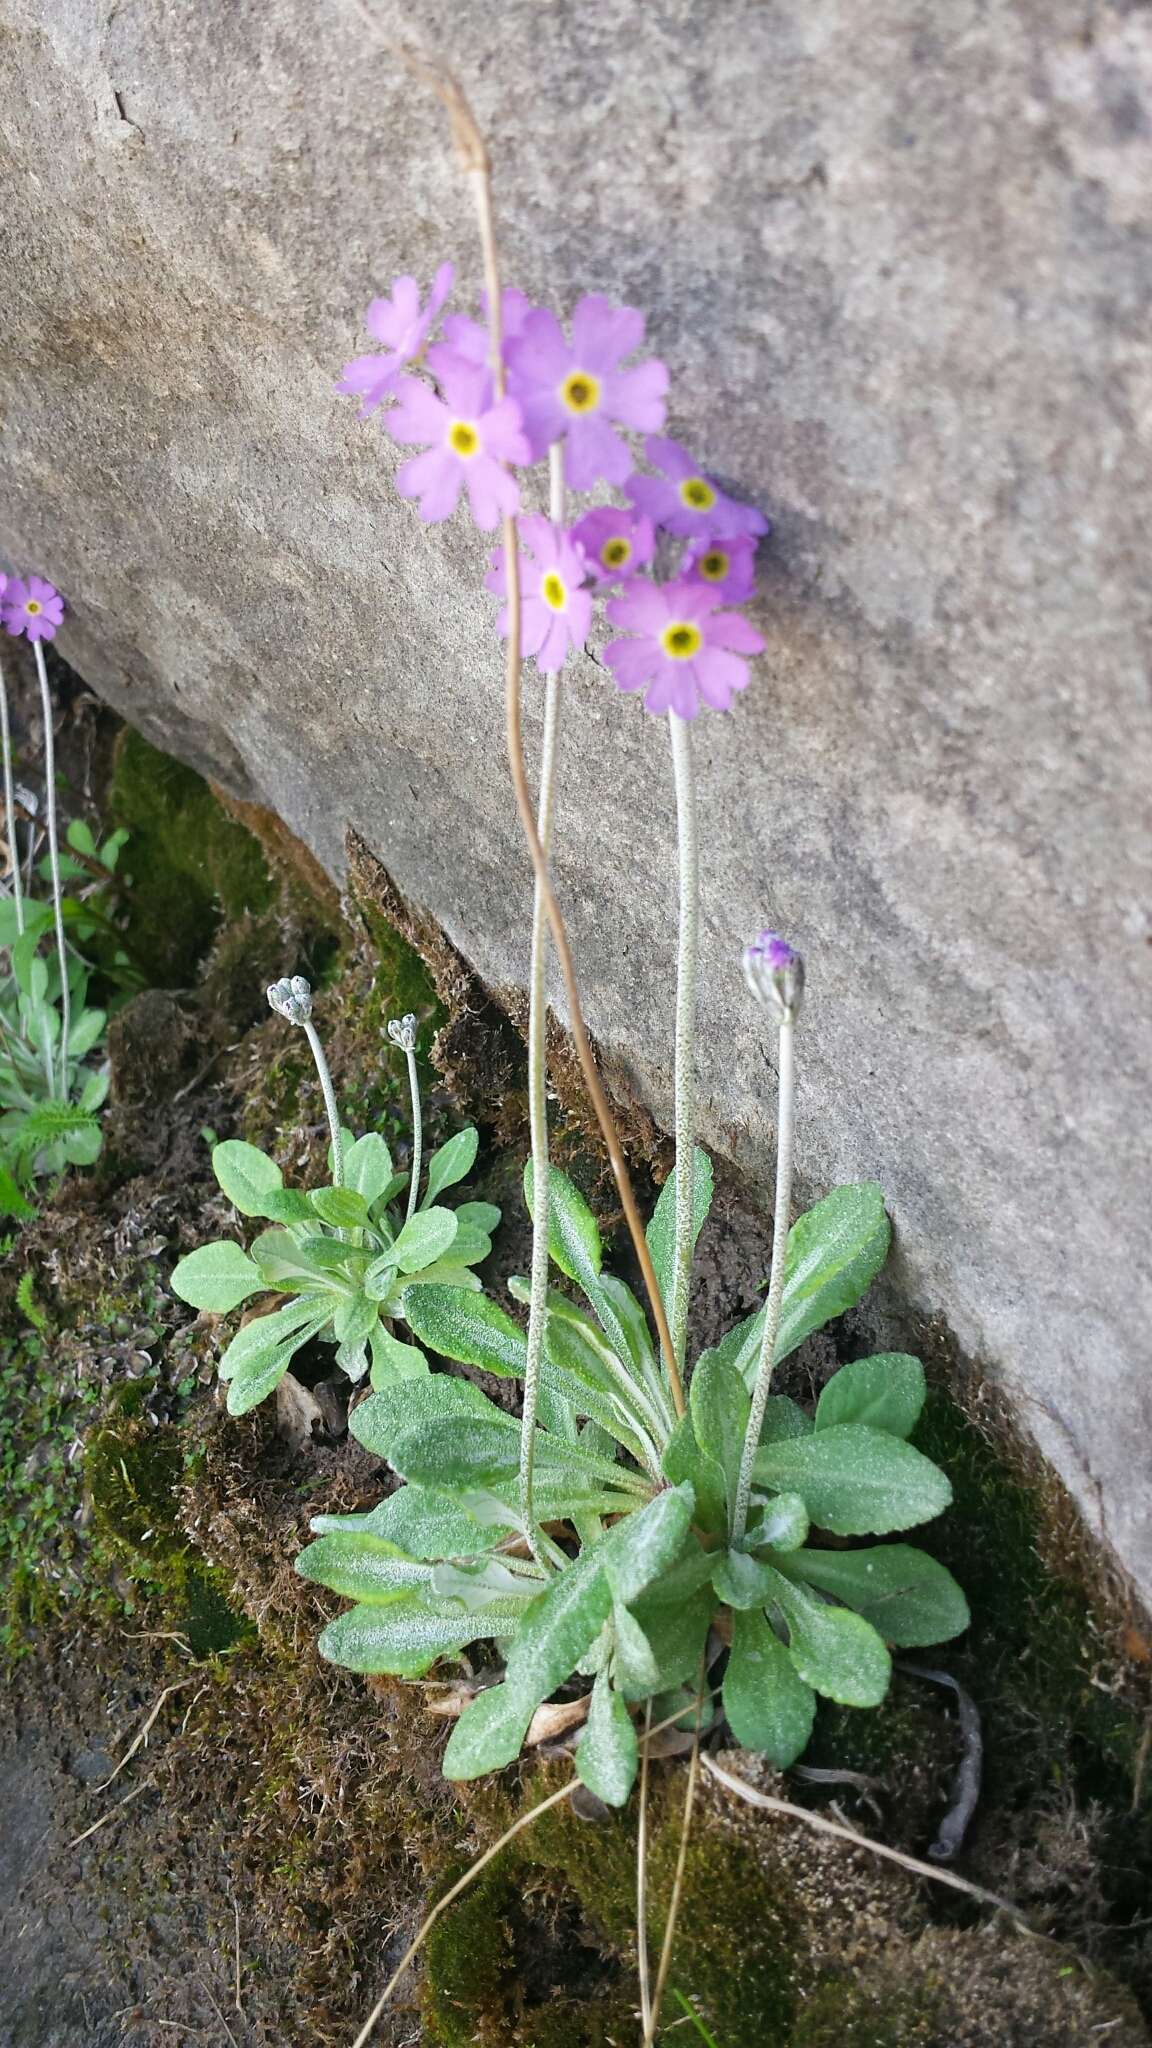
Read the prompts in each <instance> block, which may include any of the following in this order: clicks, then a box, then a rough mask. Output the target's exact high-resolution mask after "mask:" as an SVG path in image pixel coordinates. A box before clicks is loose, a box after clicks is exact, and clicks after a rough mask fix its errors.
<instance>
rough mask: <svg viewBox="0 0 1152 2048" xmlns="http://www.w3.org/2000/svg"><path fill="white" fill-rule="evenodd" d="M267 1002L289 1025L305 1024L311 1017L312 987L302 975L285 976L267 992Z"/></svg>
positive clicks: (275, 982)
mask: <svg viewBox="0 0 1152 2048" xmlns="http://www.w3.org/2000/svg"><path fill="white" fill-rule="evenodd" d="M267 993H268V1002H269V1004H270V1006H271V1008H272V1009H274V1010H275V1012H276V1015H277V1016H278V1017H284V1018H286V1019H287V1021H288V1023H289V1024H307V1022H308V1020H309V1018H310V1017H311V1015H312V987H311V984H310V983H309V982H307V981H305V979H304V976H303V975H302V974H293V975H292V976H291V978H289V976H288V975H285V976H284V978H283V980H282V981H274V982H273V983H272V985H271V987H270V988H269V990H268V992H267Z"/></svg>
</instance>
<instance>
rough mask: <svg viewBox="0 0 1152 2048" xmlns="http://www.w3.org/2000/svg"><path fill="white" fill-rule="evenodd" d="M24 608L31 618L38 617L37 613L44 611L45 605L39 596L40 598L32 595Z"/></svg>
mask: <svg viewBox="0 0 1152 2048" xmlns="http://www.w3.org/2000/svg"><path fill="white" fill-rule="evenodd" d="M24 609H25V611H26V612H27V614H28V617H29V618H30V619H34V618H35V617H36V615H37V613H39V612H42V611H43V609H44V607H43V605H42V604H41V602H40V600H39V598H38V597H30V598H29V599H28V602H27V604H26V605H25V607H24Z"/></svg>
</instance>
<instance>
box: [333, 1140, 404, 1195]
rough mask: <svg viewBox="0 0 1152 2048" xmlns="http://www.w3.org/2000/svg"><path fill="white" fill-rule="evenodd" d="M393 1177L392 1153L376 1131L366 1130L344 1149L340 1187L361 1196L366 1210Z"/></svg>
mask: <svg viewBox="0 0 1152 2048" xmlns="http://www.w3.org/2000/svg"><path fill="white" fill-rule="evenodd" d="M393 1178H394V1175H393V1170H392V1154H391V1153H390V1152H389V1150H388V1147H387V1145H386V1144H385V1143H384V1140H383V1138H382V1137H381V1136H380V1135H379V1133H378V1132H377V1131H366V1132H365V1134H364V1136H363V1137H362V1138H357V1139H356V1142H355V1143H354V1144H352V1145H347V1146H346V1147H345V1150H344V1185H345V1187H347V1188H350V1189H352V1190H353V1191H354V1192H355V1193H356V1194H358V1195H361V1196H362V1197H363V1199H364V1201H365V1202H366V1203H367V1205H368V1207H369V1208H371V1207H372V1204H373V1203H374V1202H375V1201H377V1200H378V1199H379V1197H380V1196H381V1195H382V1194H383V1192H384V1190H385V1188H386V1187H387V1186H388V1184H389V1182H390V1181H391V1180H392V1179H393Z"/></svg>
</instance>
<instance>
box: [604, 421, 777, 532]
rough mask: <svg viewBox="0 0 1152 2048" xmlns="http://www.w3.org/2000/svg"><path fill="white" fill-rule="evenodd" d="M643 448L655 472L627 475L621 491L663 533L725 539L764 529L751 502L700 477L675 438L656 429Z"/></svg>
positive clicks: (763, 518) (760, 516)
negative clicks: (657, 472)
mask: <svg viewBox="0 0 1152 2048" xmlns="http://www.w3.org/2000/svg"><path fill="white" fill-rule="evenodd" d="M644 453H645V455H646V456H647V458H648V460H649V462H650V463H651V464H652V467H653V469H658V470H660V471H661V475H660V476H658V477H655V476H632V477H629V478H628V481H627V485H626V488H627V492H628V496H629V497H630V498H631V500H632V503H633V504H634V505H635V506H636V507H637V509H638V510H639V511H641V512H647V514H648V517H649V518H650V519H653V520H655V522H656V524H657V526H663V527H665V528H666V529H667V531H668V532H669V533H685V534H689V535H691V536H693V537H697V536H698V537H700V538H701V539H707V540H730V539H732V538H733V537H734V536H735V535H736V534H740V533H751V534H757V533H767V531H768V521H767V520H766V519H765V517H764V514H763V513H762V512H758V511H757V510H756V507H755V506H754V505H738V504H737V502H736V500H735V498H729V497H727V496H726V495H725V493H724V492H723V491H722V490H721V489H720V486H719V484H716V483H713V482H712V479H711V478H710V477H706V476H705V475H704V474H703V472H702V471H701V470H700V469H699V468H698V466H697V464H696V463H695V462H694V461H693V460H692V457H691V456H690V455H689V453H688V450H687V449H686V448H682V447H681V446H680V443H679V441H666V440H664V439H663V438H662V437H660V436H658V435H653V436H651V437H650V438H649V439H648V440H647V441H646V442H645V443H644Z"/></svg>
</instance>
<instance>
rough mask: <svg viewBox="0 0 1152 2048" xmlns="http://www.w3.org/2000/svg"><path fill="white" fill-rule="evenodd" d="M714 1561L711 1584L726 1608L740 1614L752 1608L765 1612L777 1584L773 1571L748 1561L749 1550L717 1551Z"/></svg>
mask: <svg viewBox="0 0 1152 2048" xmlns="http://www.w3.org/2000/svg"><path fill="white" fill-rule="evenodd" d="M713 1557H714V1562H713V1565H712V1584H713V1586H714V1587H715V1589H716V1592H717V1593H718V1595H719V1597H720V1599H721V1600H723V1602H724V1604H725V1606H726V1607H731V1608H734V1609H735V1610H736V1612H737V1613H740V1614H743V1613H744V1612H745V1611H746V1610H747V1609H749V1608H753V1607H759V1608H763V1607H764V1605H765V1604H766V1602H767V1601H768V1600H769V1598H770V1597H771V1593H772V1587H773V1585H774V1583H775V1581H774V1580H773V1578H772V1575H771V1570H770V1567H769V1566H768V1565H766V1564H760V1563H759V1562H758V1561H757V1559H756V1558H754V1557H749V1555H748V1553H747V1551H746V1550H721V1551H716V1552H714V1553H713Z"/></svg>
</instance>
